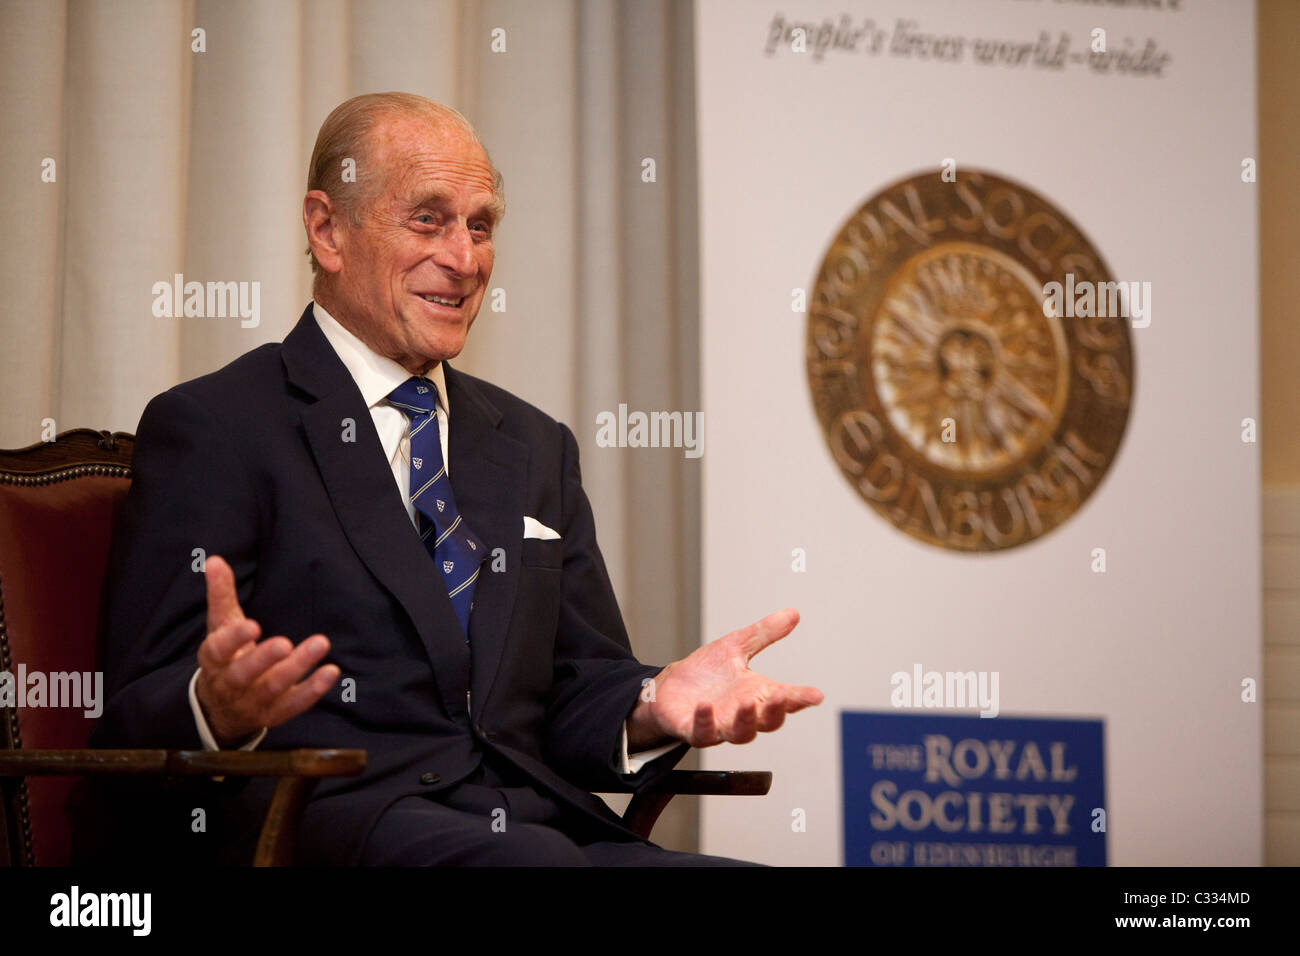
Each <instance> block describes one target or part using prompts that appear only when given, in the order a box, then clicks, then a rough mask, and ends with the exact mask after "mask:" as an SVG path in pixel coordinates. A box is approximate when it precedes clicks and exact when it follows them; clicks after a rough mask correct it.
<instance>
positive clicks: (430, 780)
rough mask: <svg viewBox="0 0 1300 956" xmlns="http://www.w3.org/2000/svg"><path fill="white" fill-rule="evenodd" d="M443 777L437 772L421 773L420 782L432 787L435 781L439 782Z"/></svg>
mask: <svg viewBox="0 0 1300 956" xmlns="http://www.w3.org/2000/svg"><path fill="white" fill-rule="evenodd" d="M441 779H442V778H441V777H439V776H438V775H437V774H436V773H422V774H420V783H422V784H424V785H425V786H426V787H432V786H433V785H434V784H435V783H437V782H438V781H439V780H441Z"/></svg>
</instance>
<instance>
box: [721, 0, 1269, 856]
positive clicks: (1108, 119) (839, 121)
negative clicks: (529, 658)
mask: <svg viewBox="0 0 1300 956" xmlns="http://www.w3.org/2000/svg"><path fill="white" fill-rule="evenodd" d="M791 6H792V5H791V4H779V5H778V4H775V3H773V4H766V3H754V2H724V0H702V2H700V3H699V4H698V6H697V21H696V48H697V75H698V87H697V97H698V99H697V108H698V115H699V153H700V215H701V226H700V228H701V255H702V269H701V276H702V288H701V303H702V323H703V329H702V376H701V377H702V383H703V407H704V410H705V416H706V421H707V428H708V435H709V444H708V447H707V454H706V455H705V456H704V459H703V463H704V498H703V502H704V534H703V541H704V558H703V566H704V581H703V594H704V598H703V633H704V634H705V635H709V636H716V635H719V634H722V633H725V632H726V631H729V630H732V629H734V628H735V627H737V626H740V625H741V624H744V623H748V622H749V621H751V620H754V619H756V618H758V617H759V616H761V615H762V614H764V613H766V612H768V611H770V610H773V609H775V608H777V607H781V606H785V605H793V606H795V607H797V608H799V609H800V611H801V613H802V615H803V621H802V623H801V625H800V626H799V627H798V628H797V629H796V631H795V632H794V634H793V635H791V636H790V637H789V638H788V639H787V640H786V641H784V642H782V643H781V644H778V645H776V646H775V647H773V648H770V649H769V650H767V651H766V652H764V653H763V654H762V655H761V656H760V657H759V658H758V659H757V660H756V662H755V664H756V666H757V667H759V669H761V670H763V671H765V672H766V673H769V674H771V675H772V676H775V677H778V678H780V679H784V680H789V681H792V682H796V683H810V684H815V685H817V686H819V687H820V688H821V689H822V690H823V691H825V692H826V695H827V700H826V703H825V704H824V705H823V706H821V707H820V708H817V709H815V710H814V711H811V712H808V713H804V714H799V715H796V716H794V717H792V718H790V719H789V720H788V721H787V723H786V726H785V727H784V728H782V729H781V730H780V731H779V732H778V733H776V734H773V735H765V736H763V737H762V738H761V739H760V740H758V741H756V742H755V743H754V744H751V745H749V746H747V747H746V748H745V749H744V750H740V749H738V748H734V747H727V746H724V747H719V748H713V749H711V750H709V751H707V752H706V766H708V767H713V768H741V767H744V768H768V769H771V770H773V771H774V772H775V783H774V786H773V789H772V792H771V794H770V795H769V796H768V797H767V798H765V799H730V800H726V801H722V800H705V801H703V809H702V830H701V850H702V851H703V852H706V853H718V854H728V855H735V856H743V857H747V858H750V859H757V860H761V861H763V862H767V863H784V864H794V863H805V864H837V863H839V862H841V861H842V841H843V838H842V821H841V800H842V797H841V778H840V741H839V714H840V712H841V711H842V710H866V709H875V710H883V709H887V708H888V707H889V694H890V690H891V686H890V683H889V678H890V675H891V674H892V673H894V672H895V671H899V670H907V671H910V670H911V668H912V665H913V664H914V663H920V664H922V665H923V666H924V667H925V668H926V669H927V670H931V669H932V670H941V671H943V670H954V671H966V670H976V671H980V670H987V671H998V672H1000V675H1001V683H1000V691H1001V712H1002V714H1003V715H1007V716H1012V715H1016V716H1031V715H1043V716H1088V717H1102V718H1104V719H1105V721H1106V741H1107V754H1106V774H1107V809H1108V814H1109V839H1110V861H1111V862H1112V863H1113V864H1118V865H1145V864H1153V865H1170V864H1255V863H1258V862H1260V859H1261V811H1260V807H1261V756H1260V754H1261V730H1260V728H1261V717H1260V705H1258V704H1252V703H1244V702H1243V701H1242V699H1241V696H1242V685H1241V682H1242V680H1243V678H1255V679H1258V678H1259V675H1260V669H1261V661H1260V650H1259V648H1260V615H1259V605H1260V576H1259V554H1260V547H1259V492H1258V489H1259V462H1258V454H1257V448H1258V446H1257V445H1254V444H1247V443H1243V441H1242V439H1241V421H1242V419H1243V418H1246V417H1248V416H1250V417H1253V416H1257V415H1258V411H1257V401H1258V397H1257V396H1258V336H1257V327H1258V299H1257V255H1258V253H1257V242H1256V234H1257V232H1256V216H1257V207H1256V200H1255V192H1254V187H1253V186H1252V185H1249V184H1246V183H1243V182H1242V179H1241V163H1242V159H1243V158H1245V157H1252V156H1255V155H1256V152H1255V150H1256V130H1255V116H1256V110H1255V88H1254V80H1255V60H1254V55H1255V53H1254V43H1255V35H1254V12H1253V5H1251V4H1247V3H1220V4H1206V3H1184V4H1183V9H1181V10H1178V11H1171V10H1142V9H1135V10H1128V9H1112V8H1110V7H1105V8H1102V7H1097V6H1094V5H1091V4H1087V3H1069V2H1052V3H1049V2H1047V0H1041V2H1035V0H986V2H981V3H967V2H958V0H952V2H943V0H925V2H922V0H916V2H903V0H894V2H877V3H870V4H868V3H854V2H849V0H840V2H832V3H808V4H801V5H799V6H798V7H797V9H794V10H792V9H791ZM778 12H780V13H782V14H784V15H785V17H786V19H787V20H801V21H809V22H812V23H814V24H817V23H820V22H821V21H822V20H823V19H830V20H832V21H837V20H838V19H839V17H840V15H841V14H847V15H848V16H849V17H850V19H851V20H852V21H853V22H855V23H860V22H861V21H862V20H864V19H866V18H872V19H874V20H875V21H876V23H877V25H879V26H880V27H881V28H882V29H885V30H887V31H889V32H890V33H891V34H892V33H893V32H895V30H896V29H897V26H898V24H897V20H898V19H900V18H904V19H908V20H911V21H913V26H912V27H911V28H912V29H915V30H917V31H920V32H930V33H943V34H952V35H960V36H964V37H967V38H977V37H990V38H999V39H1009V40H1023V41H1030V42H1032V41H1034V40H1035V39H1037V37H1038V34H1039V31H1040V30H1046V31H1048V32H1049V33H1051V34H1052V35H1053V36H1054V37H1055V35H1056V34H1057V32H1058V31H1065V32H1066V33H1068V34H1069V35H1070V38H1071V45H1072V48H1073V49H1074V50H1076V51H1077V50H1083V49H1085V48H1086V46H1087V45H1088V43H1089V38H1090V33H1091V31H1092V29H1093V28H1095V27H1103V28H1105V29H1107V31H1108V39H1109V43H1110V44H1111V45H1112V48H1117V47H1119V46H1122V44H1123V42H1124V40H1125V39H1126V38H1127V39H1131V40H1132V41H1133V42H1134V43H1135V45H1136V46H1137V48H1139V49H1140V48H1141V47H1142V45H1143V44H1144V43H1145V41H1146V38H1147V37H1152V38H1154V39H1155V40H1156V41H1157V42H1158V44H1159V46H1160V47H1161V48H1162V49H1163V50H1165V51H1167V52H1168V53H1169V54H1170V57H1169V59H1168V61H1167V62H1166V63H1165V65H1164V68H1163V71H1162V72H1163V75H1162V76H1161V77H1158V78H1157V77H1139V76H1120V75H1115V74H1113V73H1112V74H1110V75H1103V74H1099V73H1095V72H1093V71H1092V70H1091V69H1090V68H1089V67H1088V66H1087V65H1086V64H1084V63H1075V64H1071V65H1070V66H1069V67H1068V68H1067V69H1065V70H1063V71H1060V72H1051V71H1047V70H1043V69H1037V68H1030V67H1009V66H1001V65H983V64H978V63H975V62H972V60H971V58H970V56H969V53H968V54H967V56H966V57H965V58H964V59H963V61H962V62H958V63H951V62H936V61H934V60H923V59H919V58H917V57H915V56H912V57H904V56H899V55H893V54H890V53H889V52H888V51H887V50H886V51H885V52H882V53H881V54H880V55H875V56H871V55H865V54H862V53H856V54H854V53H847V52H828V53H826V54H825V56H824V57H822V58H821V59H817V58H815V56H814V55H813V54H812V53H811V52H810V53H804V54H798V53H794V52H792V51H791V50H790V48H789V46H788V45H785V46H783V47H781V48H779V49H777V50H776V51H775V52H774V53H773V54H771V55H768V54H766V53H765V52H764V50H765V47H766V42H767V37H768V31H769V27H770V25H771V23H772V20H773V17H774V16H775V15H776V14H777V13H778ZM945 157H953V158H955V159H956V160H957V162H958V166H959V168H960V167H961V166H963V165H967V166H974V167H981V168H984V169H987V170H989V171H991V172H994V173H997V174H1000V175H1003V176H1006V177H1008V178H1010V179H1013V180H1016V181H1018V182H1020V183H1023V184H1024V185H1026V186H1028V187H1029V188H1030V189H1033V190H1034V191H1036V192H1038V193H1039V194H1041V195H1043V196H1045V197H1047V198H1048V199H1049V200H1050V201H1051V202H1052V203H1053V204H1054V205H1056V206H1057V207H1058V208H1059V209H1060V210H1061V211H1063V212H1064V213H1065V214H1066V215H1067V216H1068V217H1070V218H1071V219H1072V220H1074V222H1076V223H1077V224H1078V225H1079V226H1080V227H1081V228H1082V229H1083V231H1084V233H1085V234H1086V235H1087V236H1088V237H1089V238H1090V239H1091V240H1092V242H1093V244H1094V245H1095V246H1096V248H1097V249H1098V250H1099V251H1100V253H1101V255H1102V256H1103V258H1104V259H1105V260H1106V262H1107V263H1108V265H1109V266H1110V269H1111V272H1112V274H1113V275H1114V277H1115V278H1117V279H1125V280H1143V281H1149V282H1151V287H1152V292H1153V296H1152V300H1153V317H1152V322H1151V325H1150V327H1149V328H1145V329H1132V330H1131V332H1130V334H1131V337H1132V341H1133V350H1134V364H1135V377H1136V383H1137V390H1136V393H1135V395H1134V397H1133V402H1132V407H1131V410H1130V415H1129V421H1128V426H1127V431H1126V433H1125V436H1124V441H1123V444H1122V445H1121V447H1120V449H1119V452H1118V455H1117V457H1116V458H1115V460H1114V461H1113V463H1112V465H1111V467H1110V470H1109V472H1108V473H1107V475H1106V477H1105V478H1104V480H1103V481H1102V483H1101V485H1100V487H1099V488H1098V489H1097V490H1096V491H1095V492H1094V493H1093V495H1092V497H1091V498H1090V499H1089V500H1088V501H1086V502H1085V503H1084V505H1083V506H1082V508H1081V509H1080V510H1079V511H1078V512H1077V513H1076V514H1075V515H1074V516H1073V517H1072V518H1071V519H1070V520H1069V521H1067V522H1066V524H1065V525H1064V526H1062V527H1061V528H1059V529H1058V530H1056V531H1054V532H1052V533H1050V534H1049V535H1047V536H1046V537H1044V538H1041V539H1039V540H1037V541H1034V542H1032V543H1030V544H1028V545H1024V546H1021V547H1019V548H1016V549H1012V550H1010V551H1006V552H1001V553H997V554H985V555H976V556H970V555H963V554H958V553H956V552H951V551H943V550H940V549H937V548H934V547H931V546H928V545H925V544H922V543H920V542H918V541H915V540H913V539H912V538H910V537H908V536H906V535H904V534H903V533H902V532H900V531H897V530H895V529H894V528H893V527H891V526H890V525H889V524H888V523H887V522H886V521H885V520H884V519H882V518H880V517H878V516H877V515H876V513H875V512H874V511H872V510H871V509H870V508H869V507H868V506H867V505H866V504H865V503H864V502H863V500H862V499H861V498H860V497H859V496H858V494H857V492H856V491H855V490H854V489H853V488H852V487H851V486H850V485H849V483H848V482H847V481H846V480H845V479H844V478H843V477H842V475H841V473H840V471H839V469H838V467H837V466H836V465H835V463H834V461H833V459H832V458H831V455H830V452H829V450H828V449H827V447H826V445H825V442H824V441H823V440H822V436H821V434H820V431H819V428H818V424H817V420H816V417H815V416H814V413H813V407H812V402H811V396H810V392H809V388H808V384H807V377H806V373H805V365H804V335H805V323H806V315H804V314H798V313H794V312H792V311H791V290H792V289H795V288H805V289H809V291H810V292H811V284H812V282H813V279H814V276H815V274H816V270H817V268H818V266H819V265H820V263H821V259H822V257H823V255H824V254H825V251H826V249H827V247H828V245H829V243H830V241H831V239H832V238H833V236H834V235H835V233H836V232H837V231H838V229H839V228H840V226H841V225H842V223H843V222H844V220H845V219H846V218H847V217H848V216H849V215H850V214H851V213H853V212H854V211H855V210H856V209H857V208H858V207H859V206H860V205H861V203H862V202H863V201H864V200H865V199H866V198H867V197H868V196H870V195H872V194H874V193H875V192H877V191H878V190H880V189H881V188H883V187H884V186H885V185H887V184H889V183H892V182H893V181H895V180H897V179H900V178H903V177H905V176H910V175H915V174H918V173H921V172H931V171H937V170H938V168H939V165H940V163H941V161H942V160H943V159H944V158H945ZM1096 547H1104V548H1105V549H1106V551H1107V555H1108V571H1107V573H1105V574H1095V573H1093V572H1092V571H1091V569H1090V561H1091V552H1092V549H1093V548H1096ZM795 548H803V549H805V551H806V554H807V570H806V572H804V573H798V572H795V571H793V570H792V566H791V554H792V549H795ZM796 809H801V810H803V811H804V812H805V814H806V820H807V829H806V832H799V831H797V830H796V829H794V828H792V825H791V824H792V813H793V812H794V811H795V810H796Z"/></svg>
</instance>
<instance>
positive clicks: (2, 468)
mask: <svg viewBox="0 0 1300 956" xmlns="http://www.w3.org/2000/svg"><path fill="white" fill-rule="evenodd" d="M132 446H133V440H132V437H131V436H130V435H127V434H123V433H121V432H118V433H116V434H109V433H108V432H95V431H91V430H89V429H77V430H75V431H70V432H64V433H63V434H62V435H59V436H58V438H57V439H55V440H54V441H52V442H45V443H42V444H39V445H32V446H31V447H29V448H23V449H20V450H17V451H0V682H3V681H5V680H8V682H9V687H10V688H11V689H13V690H15V691H16V692H17V693H16V694H15V699H14V700H13V701H10V700H9V699H8V697H7V696H6V695H5V687H4V684H3V683H0V865H9V866H31V865H35V864H40V865H46V866H59V865H66V864H67V863H68V862H69V860H70V856H71V853H72V834H73V831H74V829H75V828H76V827H77V826H78V825H79V821H78V819H77V818H78V817H79V816H82V815H86V816H87V818H88V814H89V810H90V808H89V807H88V806H86V805H85V803H84V800H78V797H79V796H82V795H83V794H84V792H85V791H84V789H83V788H81V787H79V786H78V782H77V780H76V779H75V777H77V776H83V775H90V774H156V775H174V776H190V775H205V776H230V777H239V776H250V777H255V776H269V777H279V778H281V782H280V784H279V786H278V787H277V789H276V792H275V796H274V798H273V799H272V804H271V807H270V810H269V811H268V813H267V817H266V822H265V823H264V824H263V827H262V834H261V840H260V842H259V844H258V849H257V856H256V858H255V860H254V862H255V863H259V864H274V863H287V862H289V860H290V859H291V855H292V851H293V836H294V832H295V829H296V821H297V818H298V813H299V812H300V810H301V807H302V805H303V804H304V803H305V802H306V799H307V797H308V796H309V795H310V793H311V790H312V788H313V787H314V786H315V784H316V782H317V780H319V778H320V777H324V776H338V775H349V774H356V773H360V772H361V770H362V769H363V768H364V766H365V752H364V751H360V750H294V751H285V752H278V753H276V752H271V753H261V754H249V753H201V752H187V751H165V750H89V749H87V744H88V743H89V740H90V731H91V727H92V726H93V723H94V722H93V719H91V718H88V717H86V715H85V710H86V708H84V707H75V706H74V707H68V706H61V707H50V706H18V705H20V704H24V703H26V704H30V703H31V701H25V700H24V699H23V698H22V697H19V696H17V695H18V694H22V693H23V691H22V690H20V689H18V687H17V685H18V684H19V678H20V677H22V676H24V675H28V674H36V673H40V674H42V675H47V677H48V675H53V674H68V673H75V674H84V673H88V672H89V673H92V674H95V673H100V654H99V637H100V633H99V630H100V628H99V624H100V606H101V598H102V595H103V587H104V578H105V573H106V571H107V564H108V555H109V542H110V540H111V538H112V534H113V520H114V516H115V514H116V509H117V505H118V503H119V502H120V501H121V500H122V498H123V497H124V496H125V495H126V492H127V488H128V487H129V486H130V483H131V449H132ZM65 686H66V687H68V688H69V689H70V685H65ZM24 687H25V683H24ZM66 700H67V698H64V702H66ZM50 701H51V698H50V697H47V698H46V701H45V702H46V703H48V702H50ZM99 703H100V704H101V705H102V703H103V701H102V698H101V700H100V701H99ZM80 825H83V826H84V825H87V824H86V823H85V821H84V820H82V821H80Z"/></svg>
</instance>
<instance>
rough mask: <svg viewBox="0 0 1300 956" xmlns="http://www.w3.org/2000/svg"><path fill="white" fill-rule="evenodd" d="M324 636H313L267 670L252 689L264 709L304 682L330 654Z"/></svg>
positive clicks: (328, 643)
mask: <svg viewBox="0 0 1300 956" xmlns="http://www.w3.org/2000/svg"><path fill="white" fill-rule="evenodd" d="M329 649H330V642H329V639H328V638H326V637H325V635H324V634H313V635H312V636H311V637H309V638H307V640H305V641H303V642H302V643H301V644H299V645H298V646H297V647H295V648H294V649H293V653H291V654H290V655H289V656H288V657H286V658H285V659H284V660H282V661H280V662H279V663H278V664H275V665H273V666H272V667H269V668H267V669H266V671H265V672H264V673H263V674H262V676H261V677H260V678H258V680H257V682H256V683H255V684H254V685H253V687H252V693H253V695H254V698H255V699H256V700H257V701H258V703H259V704H261V705H262V706H264V707H269V706H270V705H271V702H272V701H274V700H275V699H276V698H277V697H279V696H280V695H281V694H283V693H284V692H285V691H287V690H288V689H289V688H290V687H292V686H293V685H294V684H296V683H298V682H299V681H300V680H302V679H303V678H304V677H305V676H306V675H307V674H308V672H310V671H311V669H312V668H313V667H315V666H316V665H317V664H319V663H320V661H321V658H323V657H324V656H325V655H326V654H328V653H329Z"/></svg>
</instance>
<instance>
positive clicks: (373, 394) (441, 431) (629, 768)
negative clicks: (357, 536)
mask: <svg viewBox="0 0 1300 956" xmlns="http://www.w3.org/2000/svg"><path fill="white" fill-rule="evenodd" d="M312 313H313V314H314V316H315V318H316V323H317V324H318V325H319V326H320V330H321V332H323V333H324V334H325V338H326V339H327V340H328V341H329V343H330V345H331V346H332V347H333V348H334V351H335V352H337V353H338V357H339V359H340V360H341V361H342V362H343V364H344V365H345V366H346V367H347V370H348V372H349V373H350V374H351V375H352V378H353V379H354V380H355V381H356V383H357V388H358V389H359V390H360V391H361V398H362V399H363V400H364V401H365V403H366V406H367V407H368V408H369V409H370V417H371V418H372V419H373V420H374V423H375V431H376V432H378V433H379V443H380V445H381V446H383V449H384V455H385V456H386V457H387V458H388V463H389V466H390V467H391V468H392V472H393V481H394V482H396V484H397V490H398V493H399V494H400V495H401V500H402V502H404V503H405V505H406V514H407V517H409V518H410V519H411V524H412V525H414V526H415V527H417V528H418V527H419V522H418V521H417V520H416V517H415V505H413V504H412V503H411V499H410V485H411V465H410V460H411V443H410V438H409V435H408V431H409V425H410V421H409V419H407V417H406V413H405V412H403V411H402V410H401V409H400V408H396V407H394V406H393V405H390V404H388V401H387V399H388V396H389V395H390V394H391V393H392V391H393V389H395V388H397V386H399V385H401V384H402V383H403V382H405V381H406V380H407V379H409V378H410V377H411V373H410V372H408V371H407V370H406V369H404V368H402V366H400V365H398V364H397V363H396V362H394V361H393V360H392V359H390V358H387V357H386V356H383V355H379V354H378V353H376V352H374V351H373V350H371V348H370V347H369V346H368V345H366V344H365V343H364V342H362V341H361V340H360V339H359V338H357V337H356V336H355V335H353V334H352V333H351V332H349V331H348V330H347V329H345V328H344V327H343V326H342V325H340V324H339V322H338V320H337V319H335V318H334V317H333V316H332V315H330V314H329V313H328V312H326V311H325V310H324V309H323V308H321V306H320V303H318V302H313V303H312ZM425 377H426V378H428V379H429V380H430V381H432V382H433V384H434V385H436V386H437V390H438V404H437V408H436V411H437V414H438V440H439V442H440V443H441V444H442V461H443V465H444V466H445V467H446V468H447V476H448V477H449V478H450V477H451V457H450V456H449V455H448V454H447V433H448V431H449V422H450V419H451V406H450V404H449V399H448V396H447V379H446V373H445V372H444V371H443V367H442V363H441V362H439V363H438V364H437V365H435V366H434V367H433V368H432V369H430V370H429V371H428V372H427V373H426V375H425ZM520 533H521V534H522V533H523V532H522V530H521V532H520ZM198 679H199V672H198V671H197V670H196V671H195V672H194V676H193V677H192V678H191V679H190V690H189V696H190V708H191V709H192V710H193V711H194V722H195V723H196V724H197V725H198V731H199V737H200V739H201V740H202V741H203V746H204V747H206V748H207V749H208V750H220V749H221V748H220V747H219V746H218V745H217V741H216V738H215V737H213V735H212V730H211V728H209V727H208V722H207V720H206V719H205V718H204V716H203V708H202V707H201V706H199V699H198V694H197V692H196V690H195V685H196V684H197V682H198ZM266 732H267V728H265V727H263V728H262V730H261V732H260V733H258V734H257V736H256V737H254V738H253V739H252V740H250V741H248V742H247V743H245V744H243V745H242V746H241V747H240V748H239V749H240V750H252V749H254V748H255V747H257V746H258V744H260V743H261V742H262V739H263V738H264V737H265V736H266ZM675 746H677V744H676V743H675V742H674V743H670V744H665V745H664V746H662V747H656V748H654V749H653V750H646V751H643V752H641V753H638V754H635V755H632V756H629V755H628V752H627V724H626V722H625V723H624V725H623V729H622V732H621V733H620V734H619V753H620V758H621V761H622V762H621V765H620V766H621V772H622V773H624V774H634V773H636V772H637V771H639V770H640V769H641V768H642V767H644V766H645V765H646V764H647V763H649V762H650V761H652V760H654V759H656V758H657V757H661V756H662V755H664V754H666V753H667V752H668V751H669V750H671V749H672V748H673V747H675Z"/></svg>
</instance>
